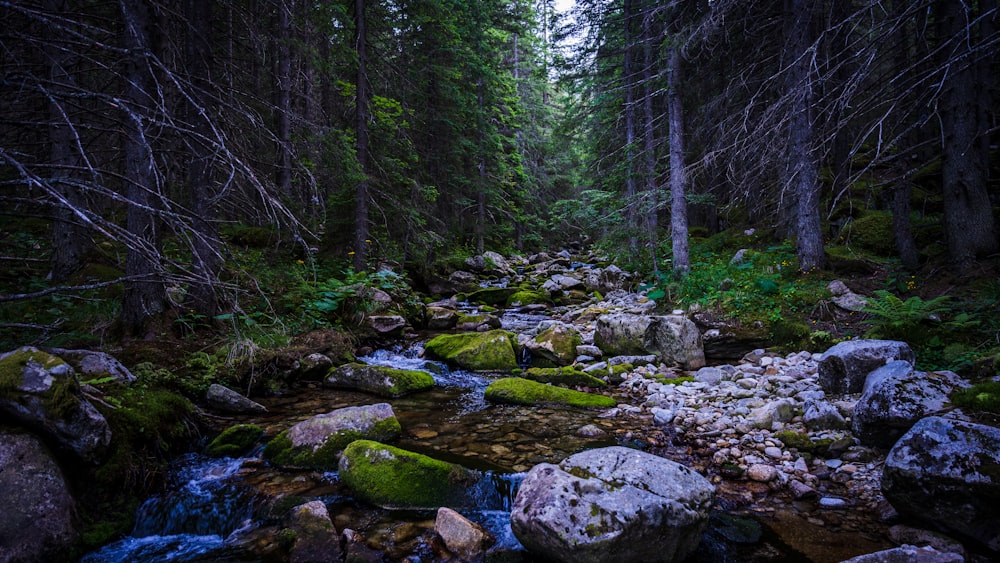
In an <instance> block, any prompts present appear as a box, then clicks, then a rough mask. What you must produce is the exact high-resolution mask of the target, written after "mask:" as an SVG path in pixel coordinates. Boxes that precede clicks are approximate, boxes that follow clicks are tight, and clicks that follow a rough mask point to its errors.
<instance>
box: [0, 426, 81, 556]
mask: <svg viewBox="0 0 1000 563" xmlns="http://www.w3.org/2000/svg"><path fill="white" fill-rule="evenodd" d="M0 499H3V503H2V505H3V509H2V510H0V561H53V560H56V561H60V560H66V559H68V556H69V554H70V551H71V549H72V547H73V546H74V545H75V544H76V542H77V538H78V535H77V532H76V529H75V528H74V527H73V513H74V505H75V503H74V501H73V497H72V496H70V493H69V488H68V487H67V485H66V481H65V479H64V478H63V474H62V471H60V469H59V466H58V465H57V464H56V462H55V461H54V460H53V459H52V457H51V456H50V455H49V453H48V451H47V450H46V448H45V446H44V445H43V444H42V443H41V442H40V441H39V440H38V438H35V437H34V436H32V435H30V434H23V433H11V432H6V431H0Z"/></svg>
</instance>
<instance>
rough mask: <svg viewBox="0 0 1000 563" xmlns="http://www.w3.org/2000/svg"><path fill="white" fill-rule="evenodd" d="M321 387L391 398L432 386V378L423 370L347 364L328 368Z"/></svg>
mask: <svg viewBox="0 0 1000 563" xmlns="http://www.w3.org/2000/svg"><path fill="white" fill-rule="evenodd" d="M323 386H324V387H332V388H337V389H357V390H360V391H366V392H368V393H373V394H375V395H379V396H381V397H393V398H395V397H402V396H403V395H408V394H410V393H416V392H417V391H424V390H427V389H430V388H431V387H434V377H433V376H432V375H431V374H429V373H427V372H424V371H418V370H409V369H396V368H390V367H386V366H370V365H367V364H361V363H350V364H344V365H342V366H339V367H336V368H333V369H331V370H330V371H329V372H328V373H327V375H326V378H325V379H324V380H323Z"/></svg>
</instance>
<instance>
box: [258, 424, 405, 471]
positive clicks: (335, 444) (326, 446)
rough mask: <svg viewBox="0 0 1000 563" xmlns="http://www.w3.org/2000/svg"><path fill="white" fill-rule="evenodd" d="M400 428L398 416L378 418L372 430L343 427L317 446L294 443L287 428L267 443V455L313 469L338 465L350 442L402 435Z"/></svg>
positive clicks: (276, 461) (278, 462)
mask: <svg viewBox="0 0 1000 563" xmlns="http://www.w3.org/2000/svg"><path fill="white" fill-rule="evenodd" d="M400 430H401V428H400V425H399V420H398V419H396V417H391V418H385V419H382V420H379V421H378V422H376V423H375V424H374V425H373V426H372V428H371V430H369V431H367V432H359V431H356V430H343V431H340V432H336V433H333V434H331V435H329V436H327V438H326V440H324V441H323V443H322V444H321V445H320V446H319V447H317V448H315V449H314V448H313V447H312V446H304V447H295V446H294V445H293V444H292V440H291V439H290V438H289V437H288V430H284V431H282V432H281V433H280V434H278V435H277V436H275V437H274V439H273V440H271V441H270V442H268V443H267V446H265V447H264V454H263V455H264V459H266V460H268V461H270V462H272V463H274V464H275V465H280V466H284V467H302V468H311V469H327V470H329V469H336V467H337V462H338V461H340V455H341V453H342V452H343V451H344V448H346V447H347V445H348V444H350V443H351V442H354V441H356V440H363V439H368V440H379V441H381V440H393V439H395V438H397V437H398V436H399V432H400Z"/></svg>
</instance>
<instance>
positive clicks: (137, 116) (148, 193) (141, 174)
mask: <svg viewBox="0 0 1000 563" xmlns="http://www.w3.org/2000/svg"><path fill="white" fill-rule="evenodd" d="M120 6H121V10H122V21H123V22H124V29H123V32H122V33H123V37H122V43H123V45H124V46H125V49H126V50H127V51H128V63H127V69H126V71H125V96H124V104H123V107H122V109H123V111H124V115H123V116H122V128H123V130H124V133H125V134H124V138H123V139H122V145H123V146H122V149H123V153H124V154H123V157H124V166H123V170H122V181H123V182H124V184H125V195H126V198H127V200H128V211H127V215H126V226H127V229H128V232H129V235H130V236H131V237H132V238H131V241H130V244H129V249H128V255H127V256H126V258H125V276H126V277H127V278H129V279H131V280H133V281H129V282H127V283H126V284H125V293H124V296H123V297H122V309H121V315H120V320H121V323H122V328H123V330H124V332H125V334H127V335H130V336H141V335H145V334H146V333H147V331H148V330H149V329H150V327H151V324H152V322H153V321H154V320H156V319H157V317H159V316H160V315H162V314H163V312H164V311H165V310H166V304H167V294H166V287H165V285H164V283H163V280H162V276H161V273H160V271H159V263H158V262H159V260H158V259H159V257H160V251H159V243H160V237H159V225H158V223H157V220H156V217H155V216H154V215H153V213H152V212H151V209H152V206H153V205H155V201H156V198H154V197H153V194H154V193H157V190H158V183H157V177H156V169H155V162H154V160H153V151H152V147H151V146H150V144H149V140H148V139H147V138H146V128H145V125H144V124H143V120H144V118H145V115H144V114H145V112H146V111H147V105H148V104H149V103H150V100H151V97H150V92H151V91H152V87H153V84H152V74H151V73H150V69H149V66H148V61H147V55H148V53H149V45H150V39H149V33H150V30H149V28H150V23H151V15H150V12H149V6H148V5H147V3H146V1H145V0H121V1H120Z"/></svg>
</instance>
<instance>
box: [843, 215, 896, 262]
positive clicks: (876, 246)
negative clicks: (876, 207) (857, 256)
mask: <svg viewBox="0 0 1000 563" xmlns="http://www.w3.org/2000/svg"><path fill="white" fill-rule="evenodd" d="M840 238H841V240H842V241H844V244H846V245H847V246H857V247H860V248H862V249H863V250H866V251H868V252H871V253H872V254H875V255H877V256H893V255H894V254H895V253H896V242H895V241H896V239H895V237H893V233H892V214H891V213H889V212H888V211H867V212H865V214H864V215H862V216H861V217H858V218H857V219H854V220H853V221H849V222H848V223H847V224H846V225H844V228H843V229H842V230H841V231H840Z"/></svg>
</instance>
